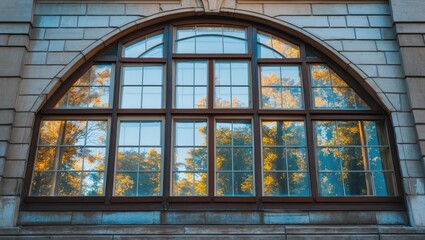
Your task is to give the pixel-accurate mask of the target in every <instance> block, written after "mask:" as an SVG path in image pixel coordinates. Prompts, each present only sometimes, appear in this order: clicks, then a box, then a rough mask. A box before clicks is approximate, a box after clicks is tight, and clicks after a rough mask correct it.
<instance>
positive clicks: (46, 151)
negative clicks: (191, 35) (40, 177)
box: [34, 147, 56, 170]
mask: <svg viewBox="0 0 425 240" xmlns="http://www.w3.org/2000/svg"><path fill="white" fill-rule="evenodd" d="M55 155H56V147H38V148H37V155H36V158H35V159H36V160H35V166H34V170H53V169H54V164H55Z"/></svg>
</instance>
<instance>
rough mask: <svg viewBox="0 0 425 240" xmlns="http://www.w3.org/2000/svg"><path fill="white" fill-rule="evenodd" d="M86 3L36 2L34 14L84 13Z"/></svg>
mask: <svg viewBox="0 0 425 240" xmlns="http://www.w3.org/2000/svg"><path fill="white" fill-rule="evenodd" d="M86 9H87V5H86V4H47V3H46V4H42V3H40V4H36V5H35V14H37V15H84V14H86Z"/></svg>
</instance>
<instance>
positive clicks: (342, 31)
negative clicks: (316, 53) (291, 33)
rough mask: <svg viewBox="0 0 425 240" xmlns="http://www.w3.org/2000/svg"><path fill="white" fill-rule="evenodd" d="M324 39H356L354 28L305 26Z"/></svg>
mask: <svg viewBox="0 0 425 240" xmlns="http://www.w3.org/2000/svg"><path fill="white" fill-rule="evenodd" d="M305 30H306V31H307V32H310V33H311V34H313V35H315V36H317V37H319V38H320V39H322V40H339V39H341V40H342V39H355V34H354V29H353V28H305Z"/></svg>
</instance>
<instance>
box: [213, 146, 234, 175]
mask: <svg viewBox="0 0 425 240" xmlns="http://www.w3.org/2000/svg"><path fill="white" fill-rule="evenodd" d="M216 151H217V153H216V157H215V158H216V163H215V164H216V169H217V171H220V170H232V167H233V166H232V148H229V147H220V148H217V150H216Z"/></svg>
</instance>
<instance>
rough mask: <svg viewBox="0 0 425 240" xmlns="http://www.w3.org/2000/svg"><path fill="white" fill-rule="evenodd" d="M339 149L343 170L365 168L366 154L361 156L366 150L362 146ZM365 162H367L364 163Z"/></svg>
mask: <svg viewBox="0 0 425 240" xmlns="http://www.w3.org/2000/svg"><path fill="white" fill-rule="evenodd" d="M340 151H341V153H340V154H341V164H342V170H343V171H356V170H358V171H362V170H366V169H365V161H366V158H364V157H366V156H363V154H364V153H365V152H364V151H366V150H365V149H363V148H360V147H357V148H352V147H343V148H340ZM366 164H367V163H366Z"/></svg>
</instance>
